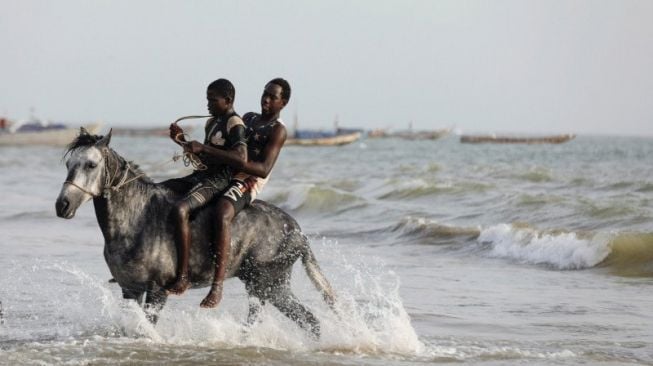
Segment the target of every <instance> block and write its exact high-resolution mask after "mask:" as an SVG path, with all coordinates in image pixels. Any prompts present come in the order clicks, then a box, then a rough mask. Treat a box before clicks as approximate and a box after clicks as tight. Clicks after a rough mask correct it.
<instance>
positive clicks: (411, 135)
mask: <svg viewBox="0 0 653 366" xmlns="http://www.w3.org/2000/svg"><path fill="white" fill-rule="evenodd" d="M450 131H451V130H450V129H448V128H444V129H441V130H432V131H413V130H406V131H397V132H392V133H388V134H386V135H385V137H397V138H401V139H404V140H437V139H439V138H440V137H443V136H446V135H447V134H449V132H450Z"/></svg>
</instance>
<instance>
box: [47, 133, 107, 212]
mask: <svg viewBox="0 0 653 366" xmlns="http://www.w3.org/2000/svg"><path fill="white" fill-rule="evenodd" d="M110 141H111V131H109V133H108V134H107V135H106V136H104V137H102V136H97V135H91V134H89V133H88V132H87V131H86V130H85V129H84V128H83V127H82V128H81V130H80V133H79V135H78V136H77V137H76V138H75V139H74V140H73V141H72V142H71V143H70V144H69V145H68V149H67V151H66V153H65V155H64V157H66V156H68V158H67V160H66V168H67V169H68V175H67V177H66V181H65V182H64V183H63V187H62V188H61V192H60V193H59V197H57V202H56V203H55V209H56V211H57V216H59V217H63V218H65V219H71V218H73V217H74V216H75V212H76V211H77V209H78V208H79V206H81V205H82V203H84V202H86V201H88V200H90V199H91V198H95V197H98V196H100V195H101V194H102V192H103V190H104V189H105V188H106V187H107V185H108V184H110V182H108V181H109V180H110V179H109V171H108V170H109V164H110V162H109V156H110V151H111V150H110V149H109V142H110Z"/></svg>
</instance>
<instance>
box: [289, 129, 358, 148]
mask: <svg viewBox="0 0 653 366" xmlns="http://www.w3.org/2000/svg"><path fill="white" fill-rule="evenodd" d="M360 138H361V133H360V132H359V131H343V130H336V131H335V132H326V131H311V130H295V134H294V135H293V136H292V137H290V138H288V139H287V140H286V145H300V146H340V145H347V144H351V143H352V142H354V141H357V140H358V139H360Z"/></svg>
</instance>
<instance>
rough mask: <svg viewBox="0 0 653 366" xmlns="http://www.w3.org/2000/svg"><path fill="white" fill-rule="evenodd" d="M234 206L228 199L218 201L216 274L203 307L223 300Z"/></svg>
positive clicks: (201, 304)
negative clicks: (223, 285)
mask: <svg viewBox="0 0 653 366" xmlns="http://www.w3.org/2000/svg"><path fill="white" fill-rule="evenodd" d="M234 214H235V210H234V206H233V205H232V204H231V202H229V201H228V200H226V199H224V198H221V199H220V200H219V201H218V225H217V226H218V227H217V229H218V230H217V238H216V242H215V275H214V277H213V284H212V285H211V290H210V291H209V294H208V295H206V297H205V298H204V300H202V302H201V303H200V306H201V307H203V308H214V307H216V306H218V304H219V303H220V301H221V300H222V284H223V283H224V277H225V275H226V273H227V259H228V258H229V252H230V251H231V221H232V220H233V218H234Z"/></svg>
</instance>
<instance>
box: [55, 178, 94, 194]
mask: <svg viewBox="0 0 653 366" xmlns="http://www.w3.org/2000/svg"><path fill="white" fill-rule="evenodd" d="M66 184H69V185H71V186H73V187H75V188H77V189H79V190H80V191H82V192H84V193H86V194H88V195H90V196H91V197H97V196H98V195H97V194H93V192H90V191H87V190H86V189H84V188H83V187H80V186H78V185H77V184H75V183H74V182H72V181H69V180H67V181H65V182H63V185H66Z"/></svg>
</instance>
